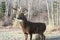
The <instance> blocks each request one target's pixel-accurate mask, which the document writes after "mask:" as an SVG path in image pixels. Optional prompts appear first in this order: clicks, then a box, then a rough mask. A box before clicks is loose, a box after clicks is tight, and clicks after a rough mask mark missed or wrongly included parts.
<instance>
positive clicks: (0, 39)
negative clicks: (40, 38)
mask: <svg viewBox="0 0 60 40" xmlns="http://www.w3.org/2000/svg"><path fill="white" fill-rule="evenodd" d="M45 36H46V40H60V27H55V28H54V29H52V30H51V29H50V31H46V32H45ZM35 37H36V36H35V34H34V35H33V39H35ZM24 38H25V37H24V34H23V32H22V30H21V29H20V28H19V27H18V25H16V27H13V26H7V27H3V26H2V21H1V22H0V40H24Z"/></svg>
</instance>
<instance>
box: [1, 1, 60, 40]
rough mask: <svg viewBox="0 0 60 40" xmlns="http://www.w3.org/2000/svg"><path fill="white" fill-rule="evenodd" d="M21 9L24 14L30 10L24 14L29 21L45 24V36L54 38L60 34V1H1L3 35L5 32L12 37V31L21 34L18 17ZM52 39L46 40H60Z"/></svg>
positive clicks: (57, 39)
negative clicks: (53, 36)
mask: <svg viewBox="0 0 60 40" xmlns="http://www.w3.org/2000/svg"><path fill="white" fill-rule="evenodd" d="M13 8H15V9H16V10H14V9H13ZM20 8H21V10H22V12H23V11H24V10H25V11H26V10H28V12H24V13H27V15H26V17H27V20H28V21H31V22H42V23H45V24H46V26H47V28H46V32H45V34H46V35H48V34H49V35H50V36H49V35H48V36H49V37H51V38H52V36H51V35H53V34H55V35H57V33H58V34H59V33H60V0H0V32H1V31H2V32H1V35H3V34H2V33H4V32H6V34H9V35H10V32H11V31H13V32H15V33H18V34H19V33H20V29H19V28H20V25H19V22H18V19H17V17H16V16H17V15H18V13H19V11H18V9H20ZM7 31H8V32H7ZM16 31H19V32H16ZM13 32H12V33H13ZM5 36H6V35H5ZM51 38H50V39H46V40H59V37H58V36H57V37H56V38H52V39H51ZM1 40H5V39H3V38H2V39H1ZM6 40H8V39H6ZM12 40H13V39H12ZM16 40H17V39H16ZM37 40H38V39H37Z"/></svg>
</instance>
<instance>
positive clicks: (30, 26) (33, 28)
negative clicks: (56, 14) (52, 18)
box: [18, 13, 46, 40]
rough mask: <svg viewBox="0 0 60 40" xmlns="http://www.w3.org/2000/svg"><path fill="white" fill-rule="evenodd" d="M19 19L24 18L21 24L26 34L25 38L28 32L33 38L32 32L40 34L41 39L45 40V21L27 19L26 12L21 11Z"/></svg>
mask: <svg viewBox="0 0 60 40" xmlns="http://www.w3.org/2000/svg"><path fill="white" fill-rule="evenodd" d="M18 19H20V20H22V21H23V23H22V24H21V23H20V24H21V27H22V30H23V32H24V34H25V37H26V38H25V40H27V38H28V34H30V40H32V34H39V35H40V36H41V40H45V35H44V32H45V30H46V25H45V23H33V22H30V21H28V20H27V19H26V17H25V15H24V13H20V14H19V17H18Z"/></svg>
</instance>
